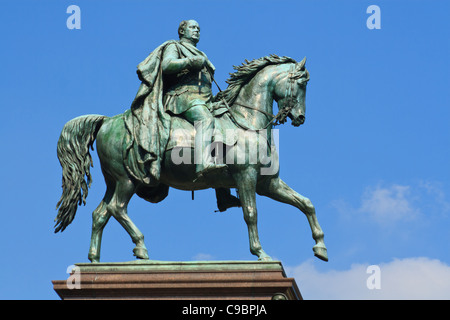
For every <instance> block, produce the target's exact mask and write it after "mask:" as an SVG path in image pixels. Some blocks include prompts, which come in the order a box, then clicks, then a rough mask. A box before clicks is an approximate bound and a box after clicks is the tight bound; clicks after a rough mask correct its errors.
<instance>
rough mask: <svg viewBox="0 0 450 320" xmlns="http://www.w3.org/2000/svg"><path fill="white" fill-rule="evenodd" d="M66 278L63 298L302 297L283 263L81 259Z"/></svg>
mask: <svg viewBox="0 0 450 320" xmlns="http://www.w3.org/2000/svg"><path fill="white" fill-rule="evenodd" d="M75 266H76V267H75V268H74V269H73V270H72V274H71V275H70V276H69V278H68V279H67V280H54V281H52V282H53V288H54V290H55V291H56V292H57V293H58V295H59V296H60V297H61V299H63V300H69V299H120V300H127V299H150V300H161V299H163V300H230V299H232V300H271V299H272V297H273V296H274V295H275V294H281V295H279V296H278V297H280V296H281V297H283V296H284V297H286V298H287V299H288V300H302V296H301V294H300V291H299V289H298V287H297V284H296V282H295V280H294V279H293V278H287V277H286V274H285V272H284V269H283V266H282V264H281V262H279V261H271V262H258V261H193V262H172V261H171V262H166V261H153V260H136V261H132V262H114V263H79V264H76V265H75Z"/></svg>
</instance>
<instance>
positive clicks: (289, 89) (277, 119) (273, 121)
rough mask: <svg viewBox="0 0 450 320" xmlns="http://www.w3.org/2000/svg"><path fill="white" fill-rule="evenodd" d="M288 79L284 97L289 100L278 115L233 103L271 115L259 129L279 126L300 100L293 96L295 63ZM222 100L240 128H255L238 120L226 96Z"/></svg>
mask: <svg viewBox="0 0 450 320" xmlns="http://www.w3.org/2000/svg"><path fill="white" fill-rule="evenodd" d="M207 70H208V72H209V74H210V76H211V79H212V80H213V81H214V83H215V84H216V86H217V88H218V89H219V92H222V90H221V89H220V87H219V85H218V84H217V82H216V80H215V79H214V77H213V75H212V73H211V72H210V71H209V69H208V68H207ZM288 81H289V86H288V84H287V82H286V93H285V96H284V99H287V100H286V101H287V102H286V106H285V107H284V108H282V109H279V110H278V113H277V114H276V115H274V114H272V113H270V112H267V111H264V110H260V109H257V108H255V107H251V106H248V105H245V104H242V103H238V102H234V103H233V104H236V105H238V106H241V107H244V108H247V109H250V110H255V111H259V112H261V113H263V114H264V115H266V116H267V117H269V118H270V120H269V122H268V123H267V124H266V125H265V126H264V127H263V128H262V129H259V130H264V129H267V128H268V127H269V126H271V125H273V126H278V125H280V124H283V123H285V122H286V118H287V116H288V115H289V112H291V110H292V109H293V108H294V106H295V104H296V103H297V102H298V100H297V99H296V98H294V96H293V95H294V82H295V80H294V65H292V66H291V67H290V69H289V76H288ZM288 95H289V97H288ZM222 101H223V102H224V103H225V107H226V108H227V110H228V112H229V113H230V115H231V118H232V120H233V122H234V123H235V124H236V125H237V126H239V127H240V128H242V129H244V130H253V129H252V128H248V127H247V126H244V125H242V124H240V123H239V122H238V121H237V119H236V117H235V115H234V114H233V112H232V109H231V108H230V106H229V105H228V102H227V101H226V100H225V98H224V97H222Z"/></svg>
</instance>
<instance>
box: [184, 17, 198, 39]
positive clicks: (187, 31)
mask: <svg viewBox="0 0 450 320" xmlns="http://www.w3.org/2000/svg"><path fill="white" fill-rule="evenodd" d="M183 38H185V39H188V40H191V41H193V42H194V43H197V42H199V40H200V26H199V25H198V23H197V21H195V20H189V21H188V23H187V24H186V27H185V28H184V33H183Z"/></svg>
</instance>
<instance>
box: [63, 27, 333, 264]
mask: <svg viewBox="0 0 450 320" xmlns="http://www.w3.org/2000/svg"><path fill="white" fill-rule="evenodd" d="M178 33H179V37H180V40H179V41H178V40H170V41H167V42H165V43H163V44H162V45H161V46H159V47H157V48H156V49H155V50H154V51H152V53H151V54H150V55H149V56H148V57H147V58H146V59H145V60H144V61H143V62H142V63H140V64H139V65H138V71H137V73H138V76H139V79H140V80H141V82H142V83H141V86H140V88H139V90H138V93H137V94H136V97H135V99H134V101H133V102H132V104H131V107H130V109H129V110H127V111H126V112H125V113H123V114H120V115H116V116H114V117H106V116H102V115H85V116H80V117H78V118H75V119H73V120H71V121H69V122H68V123H66V124H65V126H64V128H63V130H62V133H61V136H60V138H59V141H58V146H57V154H58V159H59V161H60V163H61V166H62V169H63V185H62V187H63V193H62V196H61V199H60V201H59V202H58V205H57V208H59V211H58V215H57V217H56V219H55V220H56V225H55V228H56V229H55V232H58V231H63V230H64V229H65V228H66V227H67V226H68V225H69V224H70V223H71V222H72V221H73V219H74V217H75V213H76V210H77V206H78V205H81V204H82V203H85V201H86V197H87V195H88V187H89V186H90V184H91V182H92V179H91V175H90V166H91V165H92V158H91V155H90V153H89V148H92V147H93V143H94V141H95V140H96V141H97V153H98V156H99V159H100V164H101V167H102V172H103V175H104V177H105V182H106V185H107V189H106V193H105V196H104V198H103V200H102V201H101V203H100V204H99V206H98V207H97V209H96V210H95V211H94V212H93V223H92V237H91V246H90V250H89V259H90V260H91V261H92V262H99V260H100V244H101V239H102V232H103V228H104V227H105V225H106V224H107V222H108V220H109V218H110V217H111V216H113V217H114V218H115V219H116V220H117V221H118V222H119V223H120V224H121V225H122V226H123V227H124V228H125V230H126V231H127V232H128V233H129V235H130V236H131V239H132V241H133V242H134V243H135V245H136V247H135V248H134V250H133V252H134V255H135V256H136V257H137V258H139V259H148V258H149V257H148V253H147V249H146V247H145V244H144V236H143V235H142V233H141V232H140V231H139V229H138V228H137V227H136V226H135V225H134V223H133V222H132V221H131V219H130V217H129V216H128V213H127V205H128V202H129V201H130V199H131V197H132V196H133V195H134V194H137V195H138V196H139V197H141V198H143V199H145V200H147V201H149V202H152V203H157V202H160V201H162V200H164V199H165V197H166V196H167V194H168V191H169V188H170V187H173V188H177V189H181V190H191V191H194V190H202V189H207V188H214V189H215V190H216V197H217V203H218V207H219V211H225V210H226V209H227V208H229V207H233V206H242V210H243V212H244V220H245V222H246V223H247V226H248V233H249V241H250V251H251V253H252V254H254V255H256V256H257V257H258V258H259V260H260V261H270V260H271V258H270V256H269V255H267V254H266V253H265V252H264V250H263V248H262V246H261V243H260V241H259V237H258V230H257V210H256V193H258V194H260V195H264V196H267V197H270V198H272V199H274V200H277V201H280V202H283V203H288V204H291V205H293V206H295V207H297V208H298V209H299V210H300V211H302V212H303V213H304V214H305V215H306V217H307V219H308V222H309V224H310V227H311V231H312V236H313V239H314V240H315V242H316V243H315V245H314V247H313V250H314V254H315V255H316V256H317V257H318V258H320V259H322V260H325V261H327V260H328V257H327V250H326V247H325V244H324V240H323V238H324V233H323V231H322V229H321V227H320V225H319V223H318V221H317V218H316V214H315V208H314V206H313V205H312V203H311V201H310V200H309V199H307V198H306V197H303V196H302V195H300V194H298V193H297V192H295V191H294V190H292V189H291V188H290V187H289V186H288V185H287V184H286V183H284V182H283V181H282V180H281V179H280V177H279V163H278V156H277V153H276V150H275V148H274V146H273V143H272V138H273V132H272V128H273V126H274V125H278V124H282V123H284V122H285V121H286V118H287V117H289V118H290V119H291V121H292V124H293V125H294V126H299V125H301V124H303V122H304V120H305V93H306V84H307V82H308V80H309V73H308V71H307V70H306V68H305V61H306V59H303V60H302V61H300V62H297V61H295V60H294V59H292V58H289V57H279V56H276V55H270V56H266V57H262V58H260V59H255V60H252V61H247V60H246V62H245V63H243V64H242V65H240V66H237V67H235V69H236V72H235V73H233V74H231V76H230V78H229V79H228V81H227V83H228V84H229V86H228V88H227V89H226V90H224V91H220V92H219V93H218V94H217V95H216V96H213V94H212V91H211V83H212V82H213V81H214V71H215V68H214V65H213V64H212V63H211V62H210V61H209V59H208V58H207V56H206V55H205V54H204V53H203V52H202V51H200V50H199V49H197V46H196V45H197V43H198V41H199V39H200V27H199V25H198V23H197V22H196V21H194V20H189V21H183V22H182V23H181V24H180V27H179V30H178ZM219 90H220V89H219ZM274 100H275V101H276V102H277V103H278V110H279V111H278V113H277V114H276V115H273V110H272V109H273V101H274ZM255 148H256V149H255ZM254 150H257V153H256V154H257V157H255V153H254V152H253V151H254ZM230 188H235V189H236V190H237V192H238V194H239V199H237V198H236V197H234V196H232V195H231V194H230Z"/></svg>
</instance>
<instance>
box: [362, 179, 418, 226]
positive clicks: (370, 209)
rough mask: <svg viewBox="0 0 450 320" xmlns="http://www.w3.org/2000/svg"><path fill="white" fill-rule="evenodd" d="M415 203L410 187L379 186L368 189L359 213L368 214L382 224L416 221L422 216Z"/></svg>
mask: <svg viewBox="0 0 450 320" xmlns="http://www.w3.org/2000/svg"><path fill="white" fill-rule="evenodd" d="M413 201H414V198H413V197H412V195H411V188H410V187H409V186H401V185H392V186H390V187H387V188H384V187H381V186H377V187H375V188H367V189H366V191H365V192H364V194H363V196H362V201H361V207H360V208H359V209H358V211H359V212H361V213H368V214H369V215H370V217H371V218H372V219H373V220H374V221H376V222H378V223H380V224H383V225H384V224H392V223H394V222H397V221H404V220H411V219H414V218H416V217H417V216H418V215H419V214H420V211H419V210H418V209H417V208H415V207H414V206H413Z"/></svg>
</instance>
